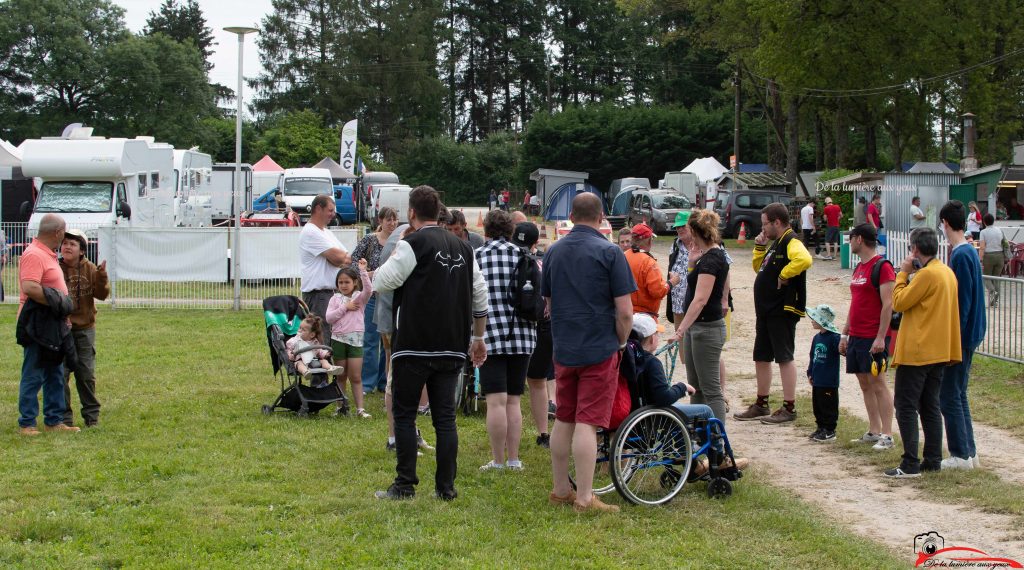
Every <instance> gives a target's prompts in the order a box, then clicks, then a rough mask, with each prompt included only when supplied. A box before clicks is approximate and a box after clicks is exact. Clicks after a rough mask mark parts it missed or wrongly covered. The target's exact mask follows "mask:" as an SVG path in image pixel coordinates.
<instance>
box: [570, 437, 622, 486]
mask: <svg viewBox="0 0 1024 570" xmlns="http://www.w3.org/2000/svg"><path fill="white" fill-rule="evenodd" d="M609 440H610V437H609V436H608V435H607V434H604V433H599V434H597V463H596V464H595V465H594V494H595V495H606V494H608V493H611V492H612V491H613V490H615V483H614V482H612V469H611V465H610V464H609V461H608V447H609V443H608V442H609ZM575 473H576V462H575V461H574V460H573V458H572V454H569V484H570V485H572V488H573V490H574V491H575V490H576V477H575Z"/></svg>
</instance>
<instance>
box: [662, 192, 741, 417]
mask: <svg viewBox="0 0 1024 570" xmlns="http://www.w3.org/2000/svg"><path fill="white" fill-rule="evenodd" d="M687 225H688V226H689V227H690V233H691V235H692V236H693V241H694V242H695V245H696V246H697V249H699V250H700V251H702V252H703V253H702V254H701V255H700V257H698V258H696V259H693V258H691V259H690V264H691V266H692V267H691V269H690V270H689V272H688V275H687V277H686V280H687V287H686V301H685V302H684V304H683V309H684V314H685V316H684V317H683V322H682V324H680V325H679V328H678V329H676V333H675V336H674V337H673V338H674V339H675V340H677V341H680V340H681V341H682V346H683V361H684V362H685V363H686V377H687V379H688V380H689V382H690V384H692V385H693V386H694V387H695V388H696V389H697V391H696V392H694V394H693V395H692V396H690V402H691V403H693V404H707V405H708V406H710V407H711V409H712V410H714V412H715V417H718V418H725V415H726V413H725V394H724V393H723V391H722V382H721V377H720V376H719V372H718V371H719V368H718V361H719V360H720V359H721V357H722V346H723V345H724V344H725V311H724V310H723V303H722V301H723V299H722V296H723V291H724V289H725V286H726V281H727V279H728V277H729V264H728V262H727V261H726V259H725V252H724V251H722V248H720V247H719V246H718V214H716V213H714V212H713V211H711V210H694V211H693V214H692V215H691V216H690V220H689V221H688V222H687ZM723 421H724V420H723Z"/></svg>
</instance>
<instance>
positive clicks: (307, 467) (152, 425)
mask: <svg viewBox="0 0 1024 570" xmlns="http://www.w3.org/2000/svg"><path fill="white" fill-rule="evenodd" d="M99 323H100V327H99V334H98V337H99V350H98V352H99V356H98V359H99V366H98V385H99V396H100V399H101V401H102V403H103V411H102V416H101V425H100V427H99V428H96V429H91V430H88V431H83V432H82V433H80V434H76V435H63V434H62V435H55V434H44V435H42V436H39V437H36V438H24V437H22V436H19V435H17V434H16V431H15V425H16V421H15V420H16V417H17V406H16V401H17V390H18V378H19V369H20V365H21V351H20V347H18V346H16V345H15V343H14V339H13V332H14V310H13V307H0V331H2V332H0V390H2V393H3V397H2V398H0V410H2V414H3V416H4V417H5V418H7V424H6V425H7V428H5V429H3V430H0V450H2V452H0V453H2V457H3V461H0V481H3V485H2V487H0V565H2V566H4V567H22V568H44V567H46V568H115V567H124V566H126V567H168V568H185V567H203V568H206V567H215V568H222V567H223V568H226V567H231V568H236V567H261V568H262V567H311V568H318V567H327V566H337V567H383V566H389V567H398V566H411V567H417V568H437V567H524V568H530V567H548V568H553V567H594V568H611V567H623V566H626V565H629V566H641V565H647V564H656V565H658V566H661V567H669V566H671V567H674V568H675V567H680V568H688V567H694V568H697V567H699V568H808V569H810V568H814V569H817V568H896V567H907V566H909V557H907V558H906V559H901V557H896V556H894V555H893V554H892V553H890V552H888V551H887V550H885V548H884V547H882V546H880V545H878V544H876V543H872V542H870V541H868V540H865V539H862V538H859V537H856V536H853V535H851V534H850V533H848V532H846V531H844V530H842V529H840V528H839V526H838V525H837V524H835V523H834V522H830V520H829V518H828V516H827V515H826V514H825V513H823V512H821V511H818V510H815V509H813V508H811V507H809V506H807V505H806V504H803V503H801V502H800V501H799V500H796V499H795V498H794V496H793V495H791V494H789V493H787V492H785V491H783V490H779V489H776V488H774V487H770V486H768V485H766V484H765V483H764V481H763V480H761V479H760V477H759V474H758V472H757V470H756V468H755V469H753V470H752V471H751V473H750V476H749V477H746V478H744V479H743V480H742V481H740V482H739V483H738V484H737V487H736V492H735V494H734V495H733V496H732V497H731V498H729V499H727V500H725V501H722V502H718V501H712V500H710V499H708V498H707V497H706V496H705V494H704V486H703V485H702V484H698V485H695V486H693V487H691V488H687V489H685V490H684V492H683V494H682V495H681V496H680V497H679V498H677V500H676V501H674V502H673V503H671V504H669V505H668V506H666V507H663V508H630V507H625V508H624V510H623V512H622V513H620V514H619V515H614V516H612V515H609V516H578V515H576V514H575V513H573V512H572V510H571V509H567V508H554V507H549V506H548V505H547V503H546V497H547V492H548V490H549V489H550V467H549V463H548V458H547V456H546V454H545V453H544V450H541V449H540V448H537V447H536V446H534V445H533V444H532V432H529V433H528V438H527V439H528V442H527V443H529V445H525V446H524V449H525V450H524V457H523V459H524V461H525V464H526V468H527V470H526V471H525V472H523V473H515V474H514V473H501V474H490V473H489V474H481V473H479V472H478V471H477V466H479V465H481V464H483V463H485V462H486V461H487V459H488V452H487V443H486V435H485V431H484V427H483V420H482V417H481V416H474V417H462V416H460V418H459V422H460V437H461V443H460V460H461V470H460V474H459V478H458V480H457V486H458V489H459V492H460V496H459V498H458V500H456V501H455V502H453V503H443V502H440V501H437V500H435V499H432V498H430V495H431V491H432V484H431V482H432V472H433V467H434V462H433V459H432V457H431V455H430V453H429V452H428V454H427V456H425V457H424V458H423V460H422V461H421V463H420V476H421V478H422V479H423V481H424V483H423V484H422V485H421V486H420V495H419V496H418V497H417V498H416V499H414V500H412V501H408V502H402V503H397V504H395V503H389V502H381V501H377V500H375V499H373V498H372V493H373V491H374V490H376V489H383V488H385V487H386V486H387V484H388V483H389V481H390V480H391V478H392V477H393V473H394V458H393V456H392V455H390V454H388V453H387V452H386V451H385V450H384V440H385V435H386V428H385V422H384V415H383V410H382V409H381V405H382V401H381V399H380V398H379V397H371V398H370V401H369V404H370V411H371V412H372V413H373V414H374V418H373V419H372V420H369V421H365V420H364V421H357V420H355V419H349V418H343V419H333V418H330V417H318V418H313V419H309V420H299V419H296V418H292V417H287V416H279V417H273V418H268V417H264V416H262V415H260V413H259V407H260V404H263V403H269V402H270V401H271V400H272V399H273V398H274V396H276V394H277V390H278V386H277V383H276V381H275V380H273V378H272V377H271V374H270V366H269V359H268V356H267V350H266V343H265V340H264V333H263V326H262V318H261V315H260V313H258V312H256V311H249V312H243V313H230V312H217V311H157V310H151V311H141V310H119V311H111V310H109V309H105V308H102V309H101V313H100V318H99ZM75 400H76V402H77V396H76V397H75ZM420 423H421V424H422V425H423V427H424V428H425V429H424V433H425V434H426V435H427V438H428V439H431V440H432V439H433V437H432V434H433V431H432V429H430V428H429V427H428V426H427V425H426V422H425V421H422V420H421V422H420ZM609 500H610V501H613V502H616V503H617V504H622V501H621V499H620V498H619V497H618V496H613V497H611V498H610V499H609Z"/></svg>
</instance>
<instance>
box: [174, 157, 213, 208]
mask: <svg viewBox="0 0 1024 570" xmlns="http://www.w3.org/2000/svg"><path fill="white" fill-rule="evenodd" d="M212 174H213V158H212V157H211V156H210V155H208V154H206V153H202V152H199V151H197V150H195V149H189V150H178V149H175V151H174V218H175V220H176V222H177V224H176V225H179V226H189V227H206V226H209V225H210V224H211V221H212V216H211V200H210V194H211V187H212V182H213V179H212V177H211V176H212Z"/></svg>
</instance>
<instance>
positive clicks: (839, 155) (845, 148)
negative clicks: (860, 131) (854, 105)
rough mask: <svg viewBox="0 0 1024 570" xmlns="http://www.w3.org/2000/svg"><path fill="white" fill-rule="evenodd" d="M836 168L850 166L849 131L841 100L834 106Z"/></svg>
mask: <svg viewBox="0 0 1024 570" xmlns="http://www.w3.org/2000/svg"><path fill="white" fill-rule="evenodd" d="M835 136H836V168H849V167H850V132H849V124H848V122H847V116H846V108H845V107H844V105H843V102H842V101H839V104H838V105H837V106H836V132H835Z"/></svg>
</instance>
